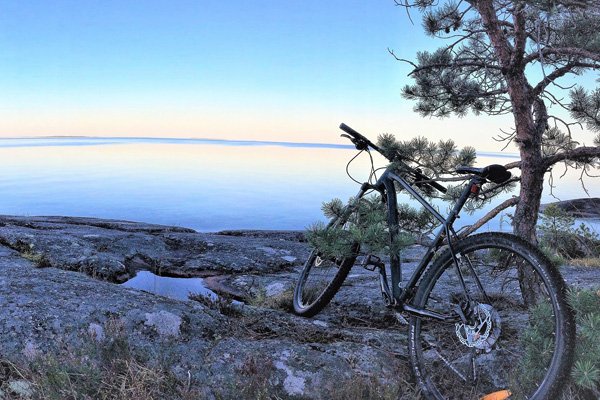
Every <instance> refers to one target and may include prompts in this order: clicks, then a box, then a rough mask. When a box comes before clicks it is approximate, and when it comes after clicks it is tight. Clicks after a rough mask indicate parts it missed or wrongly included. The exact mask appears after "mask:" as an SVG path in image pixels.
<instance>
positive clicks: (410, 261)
mask: <svg viewBox="0 0 600 400" xmlns="http://www.w3.org/2000/svg"><path fill="white" fill-rule="evenodd" d="M308 252H309V249H308V246H307V244H306V243H305V242H304V237H303V234H302V232H292V231H256V230H255V231H252V230H245V231H222V232H219V233H199V232H196V231H194V230H191V229H187V228H181V227H171V226H161V225H153V224H144V223H137V222H129V221H114V220H104V219H94V218H76V217H14V216H0V298H1V299H2V300H3V304H4V306H3V307H4V308H3V318H2V319H0V332H2V335H1V336H0V367H1V368H0V398H35V399H36V398H40V399H65V398H72V399H75V398H78V399H79V398H84V399H85V398H90V399H91V398H107V399H108V398H129V399H153V398H156V399H169V398H173V399H192V398H214V399H229V398H257V399H269V398H281V399H288V398H289V399H291V398H294V399H297V398H327V399H346V398H371V399H398V398H401V399H414V398H419V394H418V391H417V390H416V389H415V387H414V385H413V383H412V377H411V374H410V369H409V366H408V360H407V353H406V334H407V332H406V326H405V325H403V324H402V323H401V322H399V321H398V320H397V319H396V318H395V315H394V314H393V312H391V311H390V310H388V309H386V308H385V307H384V306H383V303H382V301H381V299H380V295H379V293H378V286H377V285H378V283H377V280H376V276H371V275H370V274H371V273H370V272H369V271H366V270H362V269H360V271H359V269H356V271H355V270H353V271H355V272H352V274H351V276H350V277H349V279H350V280H353V282H354V281H356V282H365V283H364V285H362V284H361V285H360V286H359V285H355V284H349V285H348V286H347V287H344V288H343V290H342V291H340V293H339V294H338V296H336V298H335V299H334V301H333V303H332V304H331V306H329V307H327V308H326V309H325V310H324V311H323V312H322V313H321V314H319V315H318V316H317V317H316V318H312V319H305V318H300V317H297V316H294V315H293V314H292V313H291V308H290V303H291V289H292V287H293V284H294V280H295V277H296V275H297V271H298V270H299V268H300V267H301V265H302V261H303V260H304V259H305V258H306V256H307V255H308ZM421 253H422V248H420V247H419V246H410V247H408V248H406V249H405V250H404V251H403V252H402V261H403V267H404V268H405V271H406V272H405V273H406V274H407V275H408V274H410V272H411V269H412V268H414V267H415V266H416V262H417V260H418V259H419V258H420V255H421ZM144 270H148V271H151V272H153V273H155V274H157V275H161V276H171V277H203V278H205V283H206V284H207V286H209V288H210V289H212V290H214V291H215V292H217V293H218V294H219V295H220V297H218V298H216V299H215V298H207V297H203V296H192V299H191V300H190V301H177V300H173V299H169V298H165V297H161V296H157V295H154V294H152V293H147V292H142V291H139V290H135V289H129V288H125V287H122V286H121V285H118V284H116V283H120V282H124V281H126V280H127V279H129V278H131V277H132V276H134V275H135V273H136V271H144ZM561 272H562V273H563V276H564V277H565V279H566V280H567V281H568V283H569V284H570V285H571V286H572V287H573V288H576V289H577V290H580V291H583V292H581V293H584V295H583V297H581V295H580V297H578V299H579V300H578V301H579V302H580V303H581V304H583V305H582V307H584V306H585V307H587V306H588V305H589V304H591V303H590V302H592V303H593V302H596V301H598V299H600V292H598V290H599V287H598V282H599V278H600V268H595V267H591V268H590V267H585V266H574V265H567V266H562V267H561ZM363 278H364V279H363ZM586 296H587V297H586ZM594 296H596V297H594ZM232 299H236V300H238V301H232ZM594 304H595V303H594ZM586 318H587V317H586ZM589 318H592V317H589ZM589 318H588V319H589ZM593 318H595V317H593ZM582 327H584V328H585V325H582ZM584 330H585V329H584ZM588 330H589V329H588ZM586 340H588V339H586ZM589 340H592V339H589ZM588 364H589V363H588V362H587V361H585V363H580V365H579V367H577V368H579V369H580V370H582V371H583V372H585V371H587V370H585V368H588V367H590V365H588ZM591 367H594V368H595V367H596V366H594V365H592V366H591ZM591 367H590V368H591ZM583 372H582V373H583ZM579 383H581V384H584V385H585V384H587V385H588V386H589V387H592V388H593V387H594V386H593V385H594V381H592V383H591V384H590V382H587V383H586V382H585V381H584V382H579ZM590 385H591V386H590ZM578 388H580V387H579V386H577V387H575V386H573V387H570V388H569V393H570V394H569V396H571V397H569V398H573V399H575V398H584V397H577V396H579V395H580V392H581V390H580V389H578ZM590 390H591V389H590Z"/></svg>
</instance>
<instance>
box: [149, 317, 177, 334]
mask: <svg viewBox="0 0 600 400" xmlns="http://www.w3.org/2000/svg"><path fill="white" fill-rule="evenodd" d="M181 322H182V321H181V317H180V316H178V315H175V314H173V313H170V312H168V311H159V312H155V313H146V321H145V322H144V325H147V326H151V327H153V328H154V329H156V332H158V334H159V335H161V336H179V330H180V328H181Z"/></svg>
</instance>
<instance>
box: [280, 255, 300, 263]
mask: <svg viewBox="0 0 600 400" xmlns="http://www.w3.org/2000/svg"><path fill="white" fill-rule="evenodd" d="M281 258H283V259H284V260H285V261H287V262H294V261H296V260H297V258H296V257H293V256H283V257H281Z"/></svg>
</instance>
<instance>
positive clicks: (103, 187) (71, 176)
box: [0, 138, 600, 231]
mask: <svg viewBox="0 0 600 400" xmlns="http://www.w3.org/2000/svg"><path fill="white" fill-rule="evenodd" d="M99 144H101V145H99ZM354 154H355V150H354V149H352V148H348V147H347V146H339V145H332V146H330V145H315V144H306V145H304V144H286V143H277V142H268V143H261V142H226V141H216V140H212V141H206V140H196V139H144V138H136V139H122V138H109V139H98V138H56V139H18V140H17V139H2V140H0V160H1V161H0V166H1V168H2V169H1V171H2V173H1V174H0V191H1V193H2V203H1V204H2V206H1V207H0V214H14V215H73V216H92V217H101V218H115V219H127V220H136V221H145V222H152V223H158V224H167V225H182V226H188V227H191V228H194V229H197V230H200V231H216V230H221V229H244V228H248V229H304V228H305V227H306V226H308V225H309V224H311V223H312V222H314V221H316V220H318V219H322V218H323V217H322V214H321V211H320V207H321V203H322V202H323V201H324V200H329V199H331V198H332V197H339V198H341V199H342V200H347V199H348V198H349V197H350V196H352V195H354V194H355V193H356V192H357V191H358V185H357V184H355V183H354V182H352V181H351V180H350V179H348V178H347V176H346V173H345V167H346V163H347V161H348V160H349V159H350V158H351V157H352V156H353V155H354ZM507 157H509V158H510V157H514V156H511V155H506V154H501V155H497V154H483V155H480V157H479V159H478V165H479V166H484V165H487V164H490V163H500V164H505V163H507V162H510V161H511V160H510V159H509V158H507ZM377 163H378V164H379V165H384V163H383V160H382V159H381V158H378V159H377ZM350 172H351V173H352V174H353V175H354V176H355V177H356V179H357V180H359V181H364V180H365V179H366V178H367V177H368V172H369V163H368V157H367V156H364V157H360V158H359V159H357V160H356V161H355V162H354V163H353V164H352V165H351V167H350ZM577 178H578V175H577V172H573V173H567V175H566V176H565V177H563V178H562V179H561V180H560V181H556V182H555V184H556V185H557V188H556V189H555V191H554V194H555V195H556V196H557V197H559V198H562V199H569V198H575V197H584V196H585V193H584V192H583V190H582V189H581V186H580V185H579V183H578V181H577ZM590 186H592V185H590ZM590 194H591V195H592V196H594V195H596V196H598V195H600V193H599V192H598V187H597V185H594V186H593V187H591V188H590ZM508 196H509V195H505V196H504V198H506V197H508ZM401 198H403V199H405V200H407V201H412V200H411V199H409V198H405V197H401ZM553 200H554V199H553V198H552V197H551V196H550V195H549V194H548V191H546V194H545V196H544V200H543V201H544V202H547V201H553ZM500 201H502V199H497V200H495V201H494V203H493V204H498V203H499V202H500ZM440 207H441V211H444V209H445V208H444V207H445V206H444V205H440ZM483 213H484V211H478V212H477V213H475V214H474V215H473V216H469V215H467V214H463V216H462V218H461V219H460V220H459V223H460V224H459V225H462V224H467V223H471V222H472V221H474V220H475V219H476V218H477V217H478V216H480V215H482V214H483ZM494 224H495V226H493V227H492V228H491V229H497V225H498V221H497V220H496V221H495V222H494ZM484 229H485V228H484Z"/></svg>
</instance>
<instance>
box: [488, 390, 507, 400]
mask: <svg viewBox="0 0 600 400" xmlns="http://www.w3.org/2000/svg"><path fill="white" fill-rule="evenodd" d="M511 394H512V393H511V392H510V390H499V391H497V392H494V393H490V394H486V395H485V396H483V397H482V398H481V400H506V399H508V398H509V397H510V396H511Z"/></svg>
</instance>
